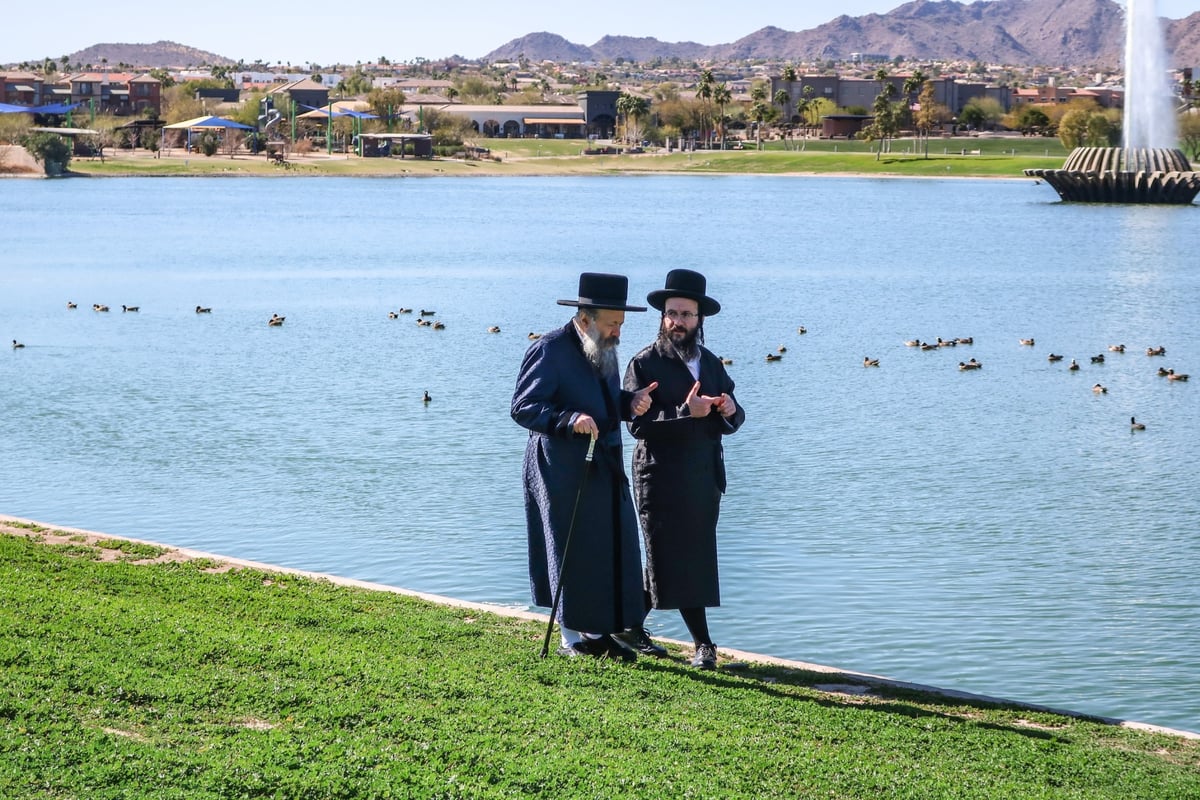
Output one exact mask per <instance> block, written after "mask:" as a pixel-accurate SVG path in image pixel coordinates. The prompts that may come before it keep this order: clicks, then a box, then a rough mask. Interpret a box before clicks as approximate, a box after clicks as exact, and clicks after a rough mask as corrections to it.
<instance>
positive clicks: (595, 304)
mask: <svg viewBox="0 0 1200 800" xmlns="http://www.w3.org/2000/svg"><path fill="white" fill-rule="evenodd" d="M628 298H629V279H628V278H626V277H625V276H624V275H609V274H607V273H604V272H584V273H583V274H581V275H580V276H579V299H578V300H559V301H558V304H559V305H560V306H578V307H579V308H602V309H608V310H610V311H645V310H646V307H645V306H631V305H629V304H628V303H627V302H626V300H627V299H628Z"/></svg>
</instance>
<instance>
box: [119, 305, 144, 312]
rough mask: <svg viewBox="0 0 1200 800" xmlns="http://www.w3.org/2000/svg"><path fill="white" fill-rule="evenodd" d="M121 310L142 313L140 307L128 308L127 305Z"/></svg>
mask: <svg viewBox="0 0 1200 800" xmlns="http://www.w3.org/2000/svg"><path fill="white" fill-rule="evenodd" d="M121 310H122V311H126V312H129V311H135V312H136V311H140V310H141V309H140V308H139V307H138V306H127V305H122V306H121Z"/></svg>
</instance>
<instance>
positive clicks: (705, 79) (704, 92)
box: [696, 69, 716, 138]
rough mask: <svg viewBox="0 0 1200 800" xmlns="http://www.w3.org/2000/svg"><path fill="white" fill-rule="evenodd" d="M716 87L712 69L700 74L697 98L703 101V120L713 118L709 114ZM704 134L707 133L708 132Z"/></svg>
mask: <svg viewBox="0 0 1200 800" xmlns="http://www.w3.org/2000/svg"><path fill="white" fill-rule="evenodd" d="M715 85H716V82H715V80H714V79H713V73H712V70H711V69H706V70H704V71H703V72H701V73H700V83H699V84H698V85H697V86H696V97H697V98H699V100H700V101H701V108H702V109H703V110H702V112H701V119H702V120H703V119H705V118H707V117H709V116H711V115H709V114H708V113H707V112H708V104H709V102H710V101H711V100H712V98H713V89H714V88H715ZM701 127H702V128H704V127H705V126H704V124H703V123H702V124H701ZM702 132H704V133H707V130H705V131H702ZM706 138H707V137H706Z"/></svg>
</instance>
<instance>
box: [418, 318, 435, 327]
mask: <svg viewBox="0 0 1200 800" xmlns="http://www.w3.org/2000/svg"><path fill="white" fill-rule="evenodd" d="M417 324H418V325H421V326H425V325H432V324H433V323H432V322H430V321H429V320H427V319H421V318H420V317H417Z"/></svg>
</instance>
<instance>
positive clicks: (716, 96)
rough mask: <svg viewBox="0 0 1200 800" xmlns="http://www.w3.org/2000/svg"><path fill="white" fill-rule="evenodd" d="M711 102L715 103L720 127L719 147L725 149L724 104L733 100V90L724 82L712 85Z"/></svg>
mask: <svg viewBox="0 0 1200 800" xmlns="http://www.w3.org/2000/svg"><path fill="white" fill-rule="evenodd" d="M712 99H713V102H714V103H716V104H717V115H718V117H717V122H718V124H719V125H720V127H721V149H722V150H724V149H725V106H727V105H729V104H730V103H732V102H733V90H731V89H730V88H729V87H728V86H726V85H725V84H724V83H719V84H717V85H716V86H714V87H713V92H712Z"/></svg>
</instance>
